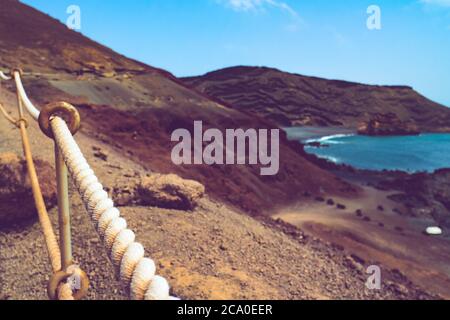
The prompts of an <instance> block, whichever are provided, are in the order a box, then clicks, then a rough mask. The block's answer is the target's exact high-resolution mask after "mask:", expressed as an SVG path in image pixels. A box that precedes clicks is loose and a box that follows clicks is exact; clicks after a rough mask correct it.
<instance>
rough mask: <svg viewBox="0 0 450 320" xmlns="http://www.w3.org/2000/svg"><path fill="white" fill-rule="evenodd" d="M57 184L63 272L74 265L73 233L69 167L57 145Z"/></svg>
mask: <svg viewBox="0 0 450 320" xmlns="http://www.w3.org/2000/svg"><path fill="white" fill-rule="evenodd" d="M55 164H56V183H57V189H58V214H59V243H60V247H61V264H62V270H66V269H67V268H68V267H69V266H70V265H71V264H72V262H73V261H72V260H73V257H72V231H71V227H70V207H69V181H68V172H67V166H66V164H65V162H64V159H63V157H62V154H61V151H60V150H59V148H58V146H57V145H56V143H55Z"/></svg>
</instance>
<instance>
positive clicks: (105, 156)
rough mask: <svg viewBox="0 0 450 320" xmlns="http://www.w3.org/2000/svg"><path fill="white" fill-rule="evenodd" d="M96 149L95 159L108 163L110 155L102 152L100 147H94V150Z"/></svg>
mask: <svg viewBox="0 0 450 320" xmlns="http://www.w3.org/2000/svg"><path fill="white" fill-rule="evenodd" d="M92 149H94V157H96V158H98V159H100V160H103V161H107V160H108V154H107V153H106V152H105V151H102V150H101V149H100V148H98V147H94V148H92Z"/></svg>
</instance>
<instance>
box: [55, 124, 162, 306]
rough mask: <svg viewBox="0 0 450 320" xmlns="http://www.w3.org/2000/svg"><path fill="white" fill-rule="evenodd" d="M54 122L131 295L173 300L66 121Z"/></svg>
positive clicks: (80, 188)
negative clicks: (88, 161)
mask: <svg viewBox="0 0 450 320" xmlns="http://www.w3.org/2000/svg"><path fill="white" fill-rule="evenodd" d="M50 125H51V128H52V131H53V134H54V138H55V142H56V144H57V145H58V147H59V148H60V150H61V153H62V156H63V158H64V161H65V162H66V164H67V167H68V169H69V173H70V174H71V176H72V178H73V180H74V183H75V186H76V187H77V189H78V191H79V193H80V195H81V198H82V200H83V203H84V204H85V206H86V209H87V211H88V213H89V214H90V216H91V219H92V221H93V223H94V226H95V227H96V230H97V232H98V234H99V235H100V238H101V239H102V240H103V242H104V244H105V247H106V249H107V251H108V253H109V257H110V258H111V260H112V263H113V265H114V266H115V267H116V268H117V270H118V272H119V277H120V280H121V281H122V282H123V283H124V284H125V285H126V287H127V289H128V290H129V292H130V297H131V298H132V299H136V300H144V299H145V300H166V299H169V298H170V296H169V284H168V283H167V281H166V280H165V279H164V278H163V277H160V276H157V275H155V271H156V266H155V263H154V262H153V260H151V259H149V258H145V257H144V254H145V252H144V247H143V246H142V245H141V244H140V243H138V242H135V238H136V236H135V234H134V232H133V231H131V230H130V229H128V228H127V222H126V220H125V219H124V218H123V217H121V216H120V212H119V210H118V209H117V208H116V207H115V206H114V203H113V201H112V200H111V199H110V197H109V195H108V193H107V192H106V191H105V190H104V188H103V185H102V184H101V183H100V182H99V180H98V178H97V177H96V176H95V174H94V171H93V170H92V169H91V167H90V166H89V164H88V163H87V160H86V158H85V157H84V155H83V153H82V152H81V150H80V148H79V147H78V145H77V143H76V141H75V139H74V138H73V136H72V133H71V132H70V130H69V128H68V127H67V124H66V122H65V121H64V120H63V119H61V118H59V117H53V118H52V119H51V121H50Z"/></svg>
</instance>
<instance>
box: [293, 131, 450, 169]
mask: <svg viewBox="0 0 450 320" xmlns="http://www.w3.org/2000/svg"><path fill="white" fill-rule="evenodd" d="M285 131H286V132H287V135H288V138H289V139H290V140H297V141H300V142H302V143H305V144H308V143H312V142H316V143H317V142H319V143H320V144H321V145H322V146H321V147H317V146H306V147H305V150H306V152H308V153H312V154H315V155H317V156H318V157H320V158H324V159H328V160H330V161H333V162H335V163H338V164H347V165H351V166H353V167H355V168H358V169H370V170H378V171H381V170H402V171H407V172H419V171H426V172H432V171H435V170H437V169H442V168H450V134H446V133H443V134H440V133H429V134H421V135H419V136H392V137H368V136H359V135H356V133H355V132H352V131H351V130H347V129H342V128H317V127H293V128H286V129H285Z"/></svg>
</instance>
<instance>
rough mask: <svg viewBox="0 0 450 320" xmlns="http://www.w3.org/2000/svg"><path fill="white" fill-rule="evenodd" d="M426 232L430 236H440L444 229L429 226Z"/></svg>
mask: <svg viewBox="0 0 450 320" xmlns="http://www.w3.org/2000/svg"><path fill="white" fill-rule="evenodd" d="M425 233H426V234H427V235H430V236H440V235H441V234H442V229H441V228H439V227H428V228H427V229H426V230H425Z"/></svg>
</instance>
